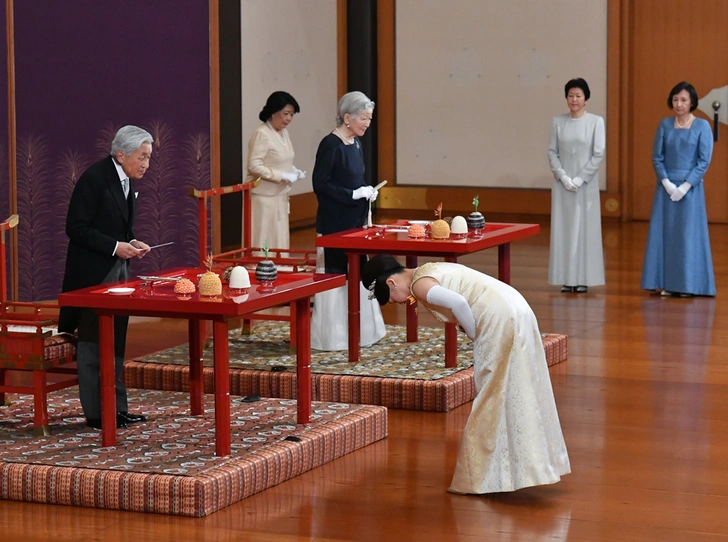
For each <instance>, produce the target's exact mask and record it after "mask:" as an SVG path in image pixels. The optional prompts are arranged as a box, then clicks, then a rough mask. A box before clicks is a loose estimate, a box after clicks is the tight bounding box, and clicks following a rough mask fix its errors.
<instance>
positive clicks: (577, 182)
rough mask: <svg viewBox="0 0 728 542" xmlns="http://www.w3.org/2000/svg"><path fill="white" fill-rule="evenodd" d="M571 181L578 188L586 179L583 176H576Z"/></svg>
mask: <svg viewBox="0 0 728 542" xmlns="http://www.w3.org/2000/svg"><path fill="white" fill-rule="evenodd" d="M571 182H572V183H573V185H574V186H575V187H576V188H579V187H581V185H582V184H584V179H582V178H581V177H574V178H573V179H571Z"/></svg>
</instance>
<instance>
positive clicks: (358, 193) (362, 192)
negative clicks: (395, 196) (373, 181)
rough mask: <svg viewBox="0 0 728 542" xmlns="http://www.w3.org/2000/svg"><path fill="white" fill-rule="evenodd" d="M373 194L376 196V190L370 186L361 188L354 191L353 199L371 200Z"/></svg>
mask: <svg viewBox="0 0 728 542" xmlns="http://www.w3.org/2000/svg"><path fill="white" fill-rule="evenodd" d="M372 194H374V188H372V187H371V186H369V185H366V186H361V187H359V188H357V189H356V190H354V193H353V194H352V195H351V199H362V198H364V199H369V198H371V197H372Z"/></svg>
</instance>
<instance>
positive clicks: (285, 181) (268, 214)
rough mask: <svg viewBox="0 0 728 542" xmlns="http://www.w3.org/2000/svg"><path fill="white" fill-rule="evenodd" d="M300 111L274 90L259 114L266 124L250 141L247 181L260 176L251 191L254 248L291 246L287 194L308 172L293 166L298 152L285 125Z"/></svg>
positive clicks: (288, 97)
mask: <svg viewBox="0 0 728 542" xmlns="http://www.w3.org/2000/svg"><path fill="white" fill-rule="evenodd" d="M299 111H300V108H299V107H298V102H296V100H295V98H294V97H293V96H291V95H290V94H288V93H287V92H282V91H277V92H274V93H273V94H271V95H270V96H269V97H268V101H267V102H266V104H265V107H263V110H262V111H261V112H260V114H259V115H258V118H259V119H260V120H261V121H262V122H263V124H261V125H260V126H258V128H257V129H256V130H255V132H254V133H253V135H252V136H251V138H250V140H249V141H248V174H247V175H246V177H245V182H246V183H250V182H253V181H255V180H256V179H257V178H259V177H260V184H259V185H258V186H256V187H255V188H253V189H252V190H251V196H250V202H251V207H252V211H251V213H252V221H251V225H252V236H251V242H252V243H253V246H254V247H262V246H263V243H265V242H267V243H268V246H269V247H270V248H289V247H290V229H289V226H288V193H289V192H290V191H291V185H292V184H293V183H295V182H296V181H298V180H299V179H303V178H305V176H306V174H305V172H303V171H301V170H300V169H298V168H296V167H294V166H293V159H294V157H295V153H294V152H293V144H292V143H291V138H290V137H289V136H288V130H287V129H286V127H287V126H288V125H289V124H290V123H291V121H292V120H293V116H294V115H295V114H296V113H298V112H299Z"/></svg>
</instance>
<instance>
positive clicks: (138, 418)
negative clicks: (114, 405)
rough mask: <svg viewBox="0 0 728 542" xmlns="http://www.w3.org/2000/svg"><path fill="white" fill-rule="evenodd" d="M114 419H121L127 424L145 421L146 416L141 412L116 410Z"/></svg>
mask: <svg viewBox="0 0 728 542" xmlns="http://www.w3.org/2000/svg"><path fill="white" fill-rule="evenodd" d="M116 421H117V422H119V421H123V422H124V424H126V425H129V424H130V423H138V422H145V421H147V418H146V416H142V415H141V414H131V413H130V412H117V413H116Z"/></svg>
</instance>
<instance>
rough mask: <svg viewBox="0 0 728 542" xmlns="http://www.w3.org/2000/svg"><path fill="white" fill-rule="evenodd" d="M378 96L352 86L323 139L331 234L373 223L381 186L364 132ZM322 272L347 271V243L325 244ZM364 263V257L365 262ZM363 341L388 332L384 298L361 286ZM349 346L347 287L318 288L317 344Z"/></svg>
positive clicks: (321, 209)
mask: <svg viewBox="0 0 728 542" xmlns="http://www.w3.org/2000/svg"><path fill="white" fill-rule="evenodd" d="M373 114H374V102H373V101H371V100H370V99H369V98H368V97H367V96H366V95H365V94H364V93H363V92H358V91H354V92H349V93H347V94H345V95H344V96H342V98H341V100H339V105H338V107H337V115H336V128H334V130H333V131H332V132H331V133H330V134H328V135H327V136H326V137H324V138H323V139H322V140H321V143H319V147H318V151H317V152H316V163H315V164H314V168H313V191H314V192H315V193H316V198H317V199H318V211H317V213H316V233H317V234H318V235H328V234H330V233H338V232H340V231H346V230H350V229H353V228H361V227H362V226H365V225H366V224H367V218H368V214H369V203H370V202H372V201H374V200H376V198H377V192H376V191H375V190H374V188H373V187H372V186H369V185H368V184H366V181H365V179H364V173H365V168H364V155H363V153H362V149H361V141H360V139H359V138H360V137H362V136H363V135H364V134H365V133H366V131H367V129H368V128H369V125H370V124H371V122H372V115H373ZM316 256H317V257H316V271H317V272H319V273H346V272H347V270H348V269H347V267H348V265H347V256H346V253H345V252H344V251H343V250H342V249H336V248H326V249H322V248H319V249H318V250H317V253H316ZM362 263H363V262H362ZM359 290H360V291H359V294H360V295H359V303H360V323H361V328H360V341H361V345H362V346H369V345H371V344H373V343H375V342H377V341H378V340H380V339H381V338H382V337H384V336H385V335H386V328H385V327H384V319H383V318H382V311H381V309H380V308H379V304H378V303H376V302H374V301H372V300H370V299H369V298H368V294H369V292H368V291H367V290H366V289H365V288H364V287H363V286H361V285H360V286H359ZM348 347H349V329H348V298H347V289H346V287H341V288H336V289H334V290H329V291H328V292H323V293H320V294H316V295H315V296H314V301H313V314H312V315H311V348H313V349H314V350H346V349H347V348H348Z"/></svg>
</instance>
